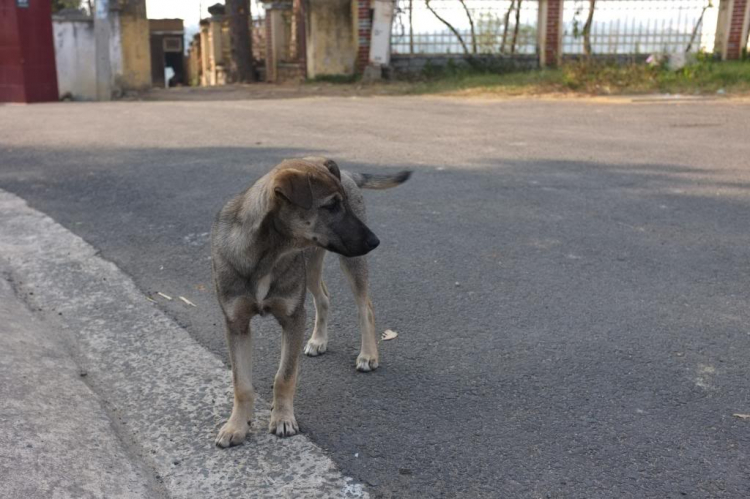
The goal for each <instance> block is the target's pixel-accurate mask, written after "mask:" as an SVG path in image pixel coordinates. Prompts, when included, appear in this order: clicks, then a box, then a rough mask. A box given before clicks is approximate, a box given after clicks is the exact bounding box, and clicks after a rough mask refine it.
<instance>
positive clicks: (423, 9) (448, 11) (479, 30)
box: [391, 0, 539, 55]
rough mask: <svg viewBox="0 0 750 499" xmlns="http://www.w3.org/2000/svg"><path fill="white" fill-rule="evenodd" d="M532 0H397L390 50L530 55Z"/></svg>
mask: <svg viewBox="0 0 750 499" xmlns="http://www.w3.org/2000/svg"><path fill="white" fill-rule="evenodd" d="M538 9H539V5H538V2H537V1H535V0H463V1H462V0H429V1H425V0H397V2H396V13H395V16H394V20H393V30H392V35H391V51H392V52H393V53H394V54H422V55H445V54H535V53H536V47H537V17H538Z"/></svg>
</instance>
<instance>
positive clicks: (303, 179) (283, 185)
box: [273, 170, 313, 210]
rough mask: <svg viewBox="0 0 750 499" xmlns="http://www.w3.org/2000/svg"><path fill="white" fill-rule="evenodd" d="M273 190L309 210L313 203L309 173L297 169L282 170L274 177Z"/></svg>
mask: <svg viewBox="0 0 750 499" xmlns="http://www.w3.org/2000/svg"><path fill="white" fill-rule="evenodd" d="M273 191H274V192H275V193H276V195H277V196H281V197H282V198H284V199H285V200H286V201H288V202H290V203H292V204H293V205H295V206H299V207H300V208H304V209H306V210H309V209H310V208H312V205H313V193H312V185H310V175H308V174H307V173H305V172H301V171H299V170H284V171H281V172H279V174H278V175H276V178H275V179H274V186H273Z"/></svg>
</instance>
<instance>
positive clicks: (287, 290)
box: [211, 157, 411, 447]
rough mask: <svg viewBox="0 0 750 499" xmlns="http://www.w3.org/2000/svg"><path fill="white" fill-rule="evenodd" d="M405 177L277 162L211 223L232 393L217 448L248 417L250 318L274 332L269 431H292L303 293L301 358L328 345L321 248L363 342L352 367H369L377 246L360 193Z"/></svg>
mask: <svg viewBox="0 0 750 499" xmlns="http://www.w3.org/2000/svg"><path fill="white" fill-rule="evenodd" d="M410 175H411V172H410V171H403V172H400V173H397V174H395V175H370V174H359V173H351V172H347V171H341V170H340V169H339V167H338V165H337V164H336V163H335V162H334V161H332V160H330V159H327V158H320V157H306V158H302V159H291V160H286V161H283V162H282V163H280V164H279V165H277V166H276V167H274V168H273V169H272V170H271V171H270V172H269V173H267V174H266V175H264V176H263V177H262V178H260V179H259V180H258V181H256V182H255V183H254V184H253V185H251V186H250V187H249V188H247V189H246V190H245V191H244V192H242V193H240V194H239V195H237V196H236V197H234V198H233V199H232V200H230V201H229V202H228V203H227V204H226V205H225V206H224V208H223V209H222V210H221V211H220V212H219V214H218V215H217V216H216V219H215V221H214V224H213V227H212V231H211V262H212V270H213V279H214V285H215V287H216V294H217V296H218V300H219V305H220V307H221V310H222V312H223V313H224V318H225V322H226V336H227V344H228V348H229V359H230V362H231V365H232V384H233V387H234V406H233V408H232V414H231V416H230V417H229V420H228V421H227V422H226V424H224V426H223V427H222V428H221V430H219V434H218V436H217V437H216V445H217V446H219V447H229V446H232V445H237V444H240V443H242V442H243V441H244V440H245V437H246V435H247V432H248V429H249V424H250V421H251V419H252V417H253V410H254V402H255V392H254V389H253V385H252V375H251V370H252V366H251V360H252V340H251V333H250V319H252V317H253V316H255V315H261V316H265V315H268V314H271V315H273V317H274V318H276V320H277V321H278V323H279V324H280V325H281V328H282V334H281V362H280V364H279V369H278V372H277V373H276V376H275V378H274V385H273V408H272V410H271V420H270V422H269V425H268V430H269V432H270V433H273V434H275V435H277V436H279V437H287V436H291V435H294V434H296V433H297V432H299V426H298V424H297V420H296V418H295V416H294V393H295V388H296V384H297V373H298V359H299V356H300V351H301V350H302V343H303V340H304V334H305V307H304V304H305V297H306V290H309V291H310V293H311V294H312V296H313V300H314V303H315V328H314V330H313V334H312V337H311V338H310V340H309V341H308V342H307V345H306V346H305V349H304V351H305V354H307V355H309V356H312V357H314V356H316V355H320V354H322V353H325V351H326V348H327V345H328V306H329V300H328V290H327V289H326V286H325V284H324V283H323V280H322V276H321V275H322V271H323V258H324V256H325V252H326V250H327V251H332V252H334V253H338V254H339V255H340V262H341V268H342V270H343V271H344V274H345V275H346V277H347V280H348V281H349V285H350V287H351V289H352V292H353V293H354V298H355V301H356V304H357V312H358V314H359V327H360V330H361V336H362V339H361V351H360V353H359V356H358V357H357V360H356V369H357V370H358V371H363V372H367V371H372V370H374V369H377V367H378V344H377V337H376V333H375V318H374V316H373V311H372V303H371V302H370V298H369V296H368V268H367V261H366V259H365V257H364V255H366V254H367V253H369V252H370V251H372V250H373V249H375V248H376V247H377V246H378V245H379V244H380V240H379V239H378V238H377V236H376V235H375V234H374V233H373V232H372V231H371V230H370V229H369V228H368V227H367V225H366V219H365V204H364V199H363V197H362V192H361V190H360V189H388V188H391V187H395V186H397V185H400V184H402V183H404V182H405V181H406V180H408V179H409V176H410Z"/></svg>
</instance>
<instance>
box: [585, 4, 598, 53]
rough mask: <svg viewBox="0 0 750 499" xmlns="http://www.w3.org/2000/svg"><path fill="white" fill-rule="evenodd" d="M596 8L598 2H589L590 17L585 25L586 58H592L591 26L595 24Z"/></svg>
mask: <svg viewBox="0 0 750 499" xmlns="http://www.w3.org/2000/svg"><path fill="white" fill-rule="evenodd" d="M594 7H596V0H589V15H588V17H587V18H586V23H585V24H584V25H583V53H584V54H586V57H590V56H591V25H592V24H593V22H594Z"/></svg>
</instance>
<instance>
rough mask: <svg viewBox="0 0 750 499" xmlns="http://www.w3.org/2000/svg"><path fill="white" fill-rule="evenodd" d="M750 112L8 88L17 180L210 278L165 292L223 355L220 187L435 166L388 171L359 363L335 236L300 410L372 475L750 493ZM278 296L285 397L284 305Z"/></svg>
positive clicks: (426, 489) (485, 490)
mask: <svg viewBox="0 0 750 499" xmlns="http://www.w3.org/2000/svg"><path fill="white" fill-rule="evenodd" d="M749 130H750V105H748V104H745V103H741V102H736V101H734V102H733V101H729V102H724V101H711V102H692V103H682V102H642V103H603V102H589V101H583V100H575V101H524V100H512V101H506V102H502V101H489V100H455V99H448V98H406V97H401V98H398V97H373V98H320V99H307V98H303V99H294V100H263V101H233V102H222V101H211V102H148V103H147V102H123V103H110V104H50V105H33V106H2V107H0V188H3V189H6V190H9V191H11V192H13V193H15V194H17V195H19V196H21V197H23V198H24V199H26V200H27V201H28V202H29V203H30V205H31V206H32V207H34V208H36V209H38V210H41V211H43V212H45V213H47V214H49V215H50V216H51V217H53V218H54V219H55V220H56V221H58V222H59V223H61V224H62V225H64V226H65V227H67V228H68V229H70V230H72V231H73V232H75V233H76V234H78V235H80V236H81V237H83V238H84V239H85V240H87V241H88V242H90V243H91V244H92V245H94V246H95V247H96V248H99V249H100V251H101V254H102V256H104V257H105V258H107V259H110V260H111V261H113V262H115V263H116V264H117V265H118V266H120V267H121V268H122V269H123V270H124V271H125V272H127V273H128V274H130V275H131V276H132V277H133V279H134V280H135V282H136V283H137V285H138V286H139V287H140V288H141V289H142V290H143V291H144V292H145V293H151V294H153V293H156V292H158V291H161V292H164V293H166V294H168V295H172V296H175V295H183V296H186V297H188V298H189V299H190V300H191V301H193V302H195V303H196V304H197V305H198V306H197V308H191V307H188V306H187V305H185V304H182V303H180V302H178V301H172V302H166V301H162V302H160V303H161V306H162V307H163V308H164V309H165V310H166V311H167V312H168V313H169V314H170V315H172V316H173V317H175V318H176V319H177V320H178V321H179V323H180V324H182V325H184V326H185V327H186V328H187V329H188V331H189V332H190V333H191V334H192V335H193V336H194V337H195V338H196V339H197V340H198V341H199V342H200V343H201V344H203V345H204V346H205V347H206V348H208V349H210V350H211V351H213V352H215V353H216V354H217V355H219V356H221V357H222V358H223V359H224V360H226V349H225V345H224V332H223V330H222V327H221V320H220V313H219V310H218V306H217V305H216V303H215V299H214V296H213V294H212V287H211V283H210V262H209V257H208V255H209V251H208V246H207V242H208V231H209V228H210V224H211V220H212V217H213V215H214V213H215V212H216V211H217V210H218V209H219V208H220V207H221V205H222V204H223V202H225V201H226V200H227V199H228V198H229V197H231V196H232V195H233V194H234V193H236V192H238V191H240V190H242V188H243V187H244V186H245V185H247V184H249V183H250V182H252V181H253V179H255V178H257V177H258V176H260V175H261V174H262V173H264V172H265V171H266V170H267V169H268V168H270V167H271V166H273V165H274V164H276V163H277V162H278V161H280V160H281V159H283V158H286V157H289V156H298V155H309V154H319V155H327V156H330V157H332V158H334V159H336V160H337V161H338V162H339V164H340V166H341V167H342V168H346V169H351V170H356V171H361V172H388V171H395V170H398V169H402V168H411V169H414V170H415V171H416V173H415V175H414V176H413V177H412V179H411V180H410V181H409V182H408V183H406V184H405V185H403V186H401V187H399V188H397V189H393V190H389V191H383V192H369V193H368V194H367V202H368V203H369V218H370V225H371V228H372V229H373V230H374V231H375V233H376V234H377V235H378V236H379V237H380V239H381V241H382V244H381V246H380V247H379V248H378V249H377V250H376V251H375V252H374V253H373V254H372V257H371V267H372V271H371V274H372V283H371V286H372V296H373V301H374V303H375V317H376V322H377V327H378V329H379V330H381V331H382V330H383V329H386V328H391V329H394V330H396V331H398V332H399V337H398V338H397V339H396V340H393V341H390V342H385V343H382V344H381V367H380V369H379V370H377V371H376V372H374V373H370V374H362V373H356V372H355V370H354V359H355V357H356V354H357V349H358V331H357V320H356V312H355V307H354V303H353V300H352V299H351V296H350V294H349V291H348V288H347V287H346V285H345V283H344V281H343V279H342V277H341V275H340V272H339V269H338V265H337V262H336V261H335V258H334V257H333V256H330V255H329V257H328V258H327V270H326V281H327V283H328V287H329V289H330V290H331V295H332V317H331V335H332V336H331V343H330V344H329V350H328V353H327V354H326V355H324V356H323V357H318V358H305V359H303V362H302V370H301V382H300V384H299V389H298V395H297V401H296V411H297V418H298V420H299V422H300V425H301V427H302V430H303V432H304V433H305V434H307V435H308V436H309V437H310V438H311V439H312V440H313V441H314V442H316V443H317V444H319V445H320V446H321V447H323V449H325V450H326V451H327V452H329V453H330V456H331V457H332V459H333V460H334V461H335V462H336V463H337V464H338V466H339V467H340V468H341V469H342V471H343V472H344V473H345V474H347V475H349V476H352V477H354V478H355V479H357V480H361V481H363V482H364V483H365V484H367V485H368V487H369V490H370V493H371V494H373V495H374V496H376V497H379V496H380V497H472V498H474V497H566V498H568V497H581V498H584V497H585V498H594V497H639V498H640V497H659V498H665V497H712V498H713V497H747V496H748V494H750V472H748V470H750V462H749V460H748V449H750V437H749V436H748V434H749V432H750V420H744V419H741V418H738V417H735V416H733V414H736V413H739V414H747V413H750V382H748V369H749V367H748V366H750V308H749V307H748V301H750V287H748V282H749V280H748V279H749V278H750V212H749V211H748V209H750V164H749V159H748V158H750V145H748V144H749V143H750V141H749V140H748V139H750V136H748V131H749ZM156 299H158V298H156ZM311 308H312V307H311V300H310V303H309V306H308V316H309V318H311V317H310V316H311V315H312V310H310V309H311ZM256 321H257V322H255V323H254V324H253V326H254V332H255V333H256V338H257V339H258V341H257V342H256V345H257V349H256V356H255V359H256V364H255V380H256V388H257V390H258V392H259V394H260V395H261V396H262V397H264V398H265V399H266V400H270V398H271V383H272V378H273V373H274V372H275V369H276V366H277V363H278V351H279V335H278V328H277V326H276V324H275V323H274V322H272V320H261V319H257V320H256ZM311 329H312V328H311V326H310V327H309V330H310V331H311ZM245 445H251V443H246V444H245Z"/></svg>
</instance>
